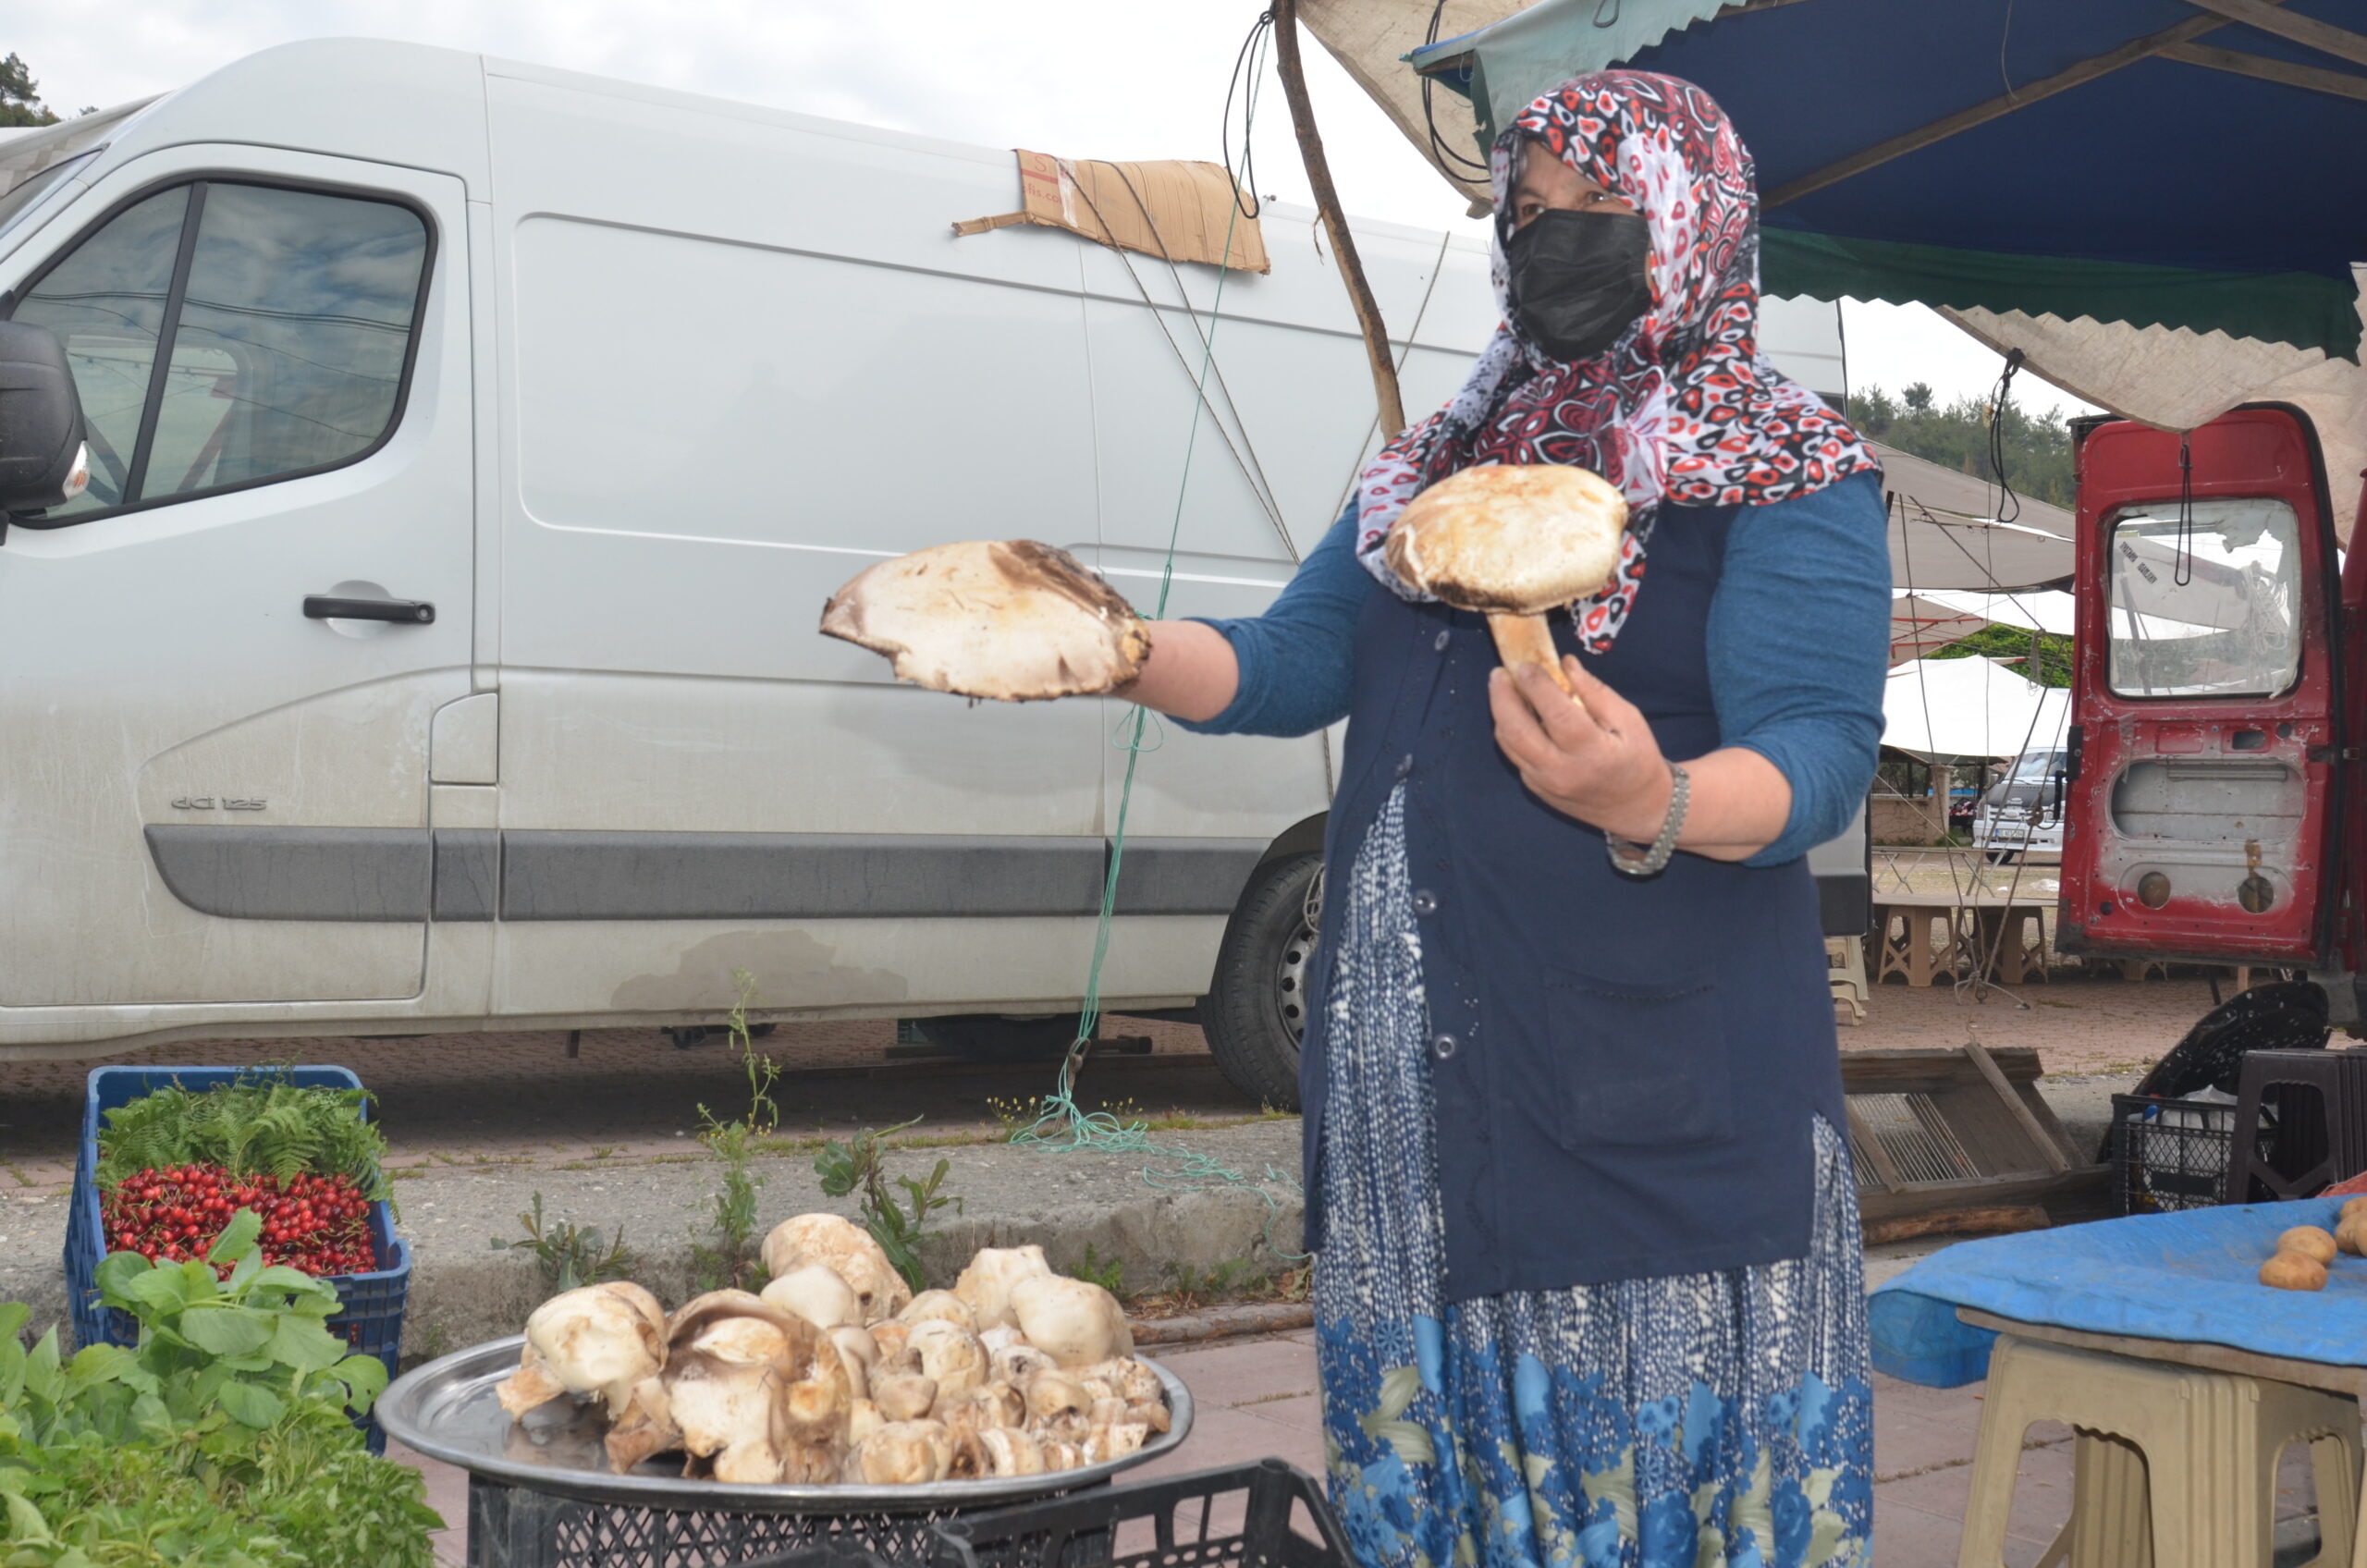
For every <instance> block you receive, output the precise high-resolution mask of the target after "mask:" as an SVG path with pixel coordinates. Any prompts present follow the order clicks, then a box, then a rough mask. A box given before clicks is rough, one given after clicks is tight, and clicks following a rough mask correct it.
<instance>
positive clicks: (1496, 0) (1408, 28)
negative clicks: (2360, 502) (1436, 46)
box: [1298, 0, 1528, 214]
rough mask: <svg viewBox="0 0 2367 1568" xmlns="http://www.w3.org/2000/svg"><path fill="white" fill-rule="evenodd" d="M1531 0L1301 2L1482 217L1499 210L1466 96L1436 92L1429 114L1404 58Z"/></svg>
mask: <svg viewBox="0 0 2367 1568" xmlns="http://www.w3.org/2000/svg"><path fill="white" fill-rule="evenodd" d="M1527 3H1528V0H1445V3H1444V5H1441V4H1440V0H1299V7H1298V14H1299V18H1300V19H1301V20H1302V21H1304V22H1306V30H1307V31H1309V32H1311V33H1313V34H1315V36H1316V39H1317V41H1318V43H1321V44H1322V45H1323V47H1324V48H1325V49H1327V50H1329V51H1331V57H1332V58H1333V59H1335V60H1337V61H1339V62H1340V64H1341V66H1342V67H1344V68H1345V69H1346V71H1347V73H1348V74H1349V75H1350V76H1351V77H1354V78H1355V82H1356V85H1357V86H1358V87H1361V88H1363V89H1364V90H1365V92H1367V93H1369V94H1370V95H1371V97H1372V101H1373V102H1374V103H1376V104H1380V106H1381V109H1382V110H1383V112H1385V113H1386V114H1387V115H1388V116H1389V117H1390V118H1391V119H1392V120H1394V121H1396V122H1397V129H1400V130H1402V131H1404V133H1405V139H1406V140H1407V141H1411V142H1412V143H1413V144H1414V147H1415V150H1416V151H1417V152H1419V153H1421V154H1422V156H1423V157H1425V158H1428V159H1429V162H1430V166H1431V167H1432V168H1434V169H1436V170H1438V171H1439V173H1440V174H1441V175H1443V176H1445V177H1446V180H1447V183H1449V184H1450V185H1453V187H1454V188H1455V189H1456V190H1460V191H1462V192H1463V193H1464V194H1465V195H1466V196H1468V197H1470V198H1471V200H1472V202H1473V203H1474V213H1475V214H1477V213H1479V212H1484V211H1486V210H1487V208H1488V206H1489V205H1490V204H1492V202H1493V193H1492V192H1491V191H1490V190H1489V189H1488V171H1487V170H1486V169H1485V168H1484V167H1475V166H1474V165H1478V164H1479V163H1480V162H1481V154H1480V152H1479V143H1478V134H1479V132H1478V121H1477V120H1476V119H1475V118H1474V117H1473V116H1472V113H1471V104H1470V103H1469V102H1468V101H1467V100H1466V99H1465V97H1464V96H1463V94H1462V93H1460V92H1453V91H1451V90H1449V89H1447V88H1444V87H1438V86H1433V87H1432V88H1431V90H1430V109H1429V116H1425V115H1424V114H1423V112H1422V79H1421V78H1420V77H1418V76H1416V75H1415V74H1414V70H1413V67H1410V66H1408V65H1406V64H1405V56H1406V55H1408V54H1409V53H1411V52H1412V51H1413V50H1414V49H1416V48H1417V47H1419V46H1420V45H1421V44H1422V43H1426V42H1428V41H1429V40H1430V39H1432V38H1455V37H1459V36H1461V35H1462V34H1464V33H1466V32H1476V31H1478V30H1479V29H1481V28H1483V27H1488V26H1490V25H1491V24H1493V23H1496V22H1500V21H1502V20H1503V19H1504V18H1506V17H1509V16H1511V15H1512V14H1513V13H1514V12H1515V11H1517V10H1519V9H1520V8H1521V7H1522V6H1525V5H1527ZM1432 124H1435V125H1436V126H1437V128H1438V141H1439V143H1440V144H1441V145H1442V146H1444V147H1445V148H1446V149H1447V153H1448V156H1447V157H1446V158H1444V159H1441V156H1440V154H1439V153H1438V152H1437V150H1436V149H1435V148H1433V147H1432V145H1431V141H1430V128H1431V126H1432Z"/></svg>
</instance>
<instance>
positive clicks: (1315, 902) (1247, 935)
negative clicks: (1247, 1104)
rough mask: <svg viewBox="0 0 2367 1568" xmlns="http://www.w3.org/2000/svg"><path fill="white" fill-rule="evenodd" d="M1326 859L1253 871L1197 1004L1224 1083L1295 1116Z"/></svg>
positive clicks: (1284, 861) (1288, 860)
mask: <svg viewBox="0 0 2367 1568" xmlns="http://www.w3.org/2000/svg"><path fill="white" fill-rule="evenodd" d="M1322 877H1323V857H1322V856H1321V855H1317V854H1299V855H1284V856H1282V857H1280V858H1279V859H1275V860H1271V861H1269V862H1267V863H1266V864H1264V865H1262V866H1260V867H1258V869H1257V874H1256V875H1255V876H1252V877H1251V878H1250V879H1249V886H1248V887H1247V888H1245V889H1243V891H1242V895H1241V902H1240V903H1239V904H1237V905H1236V906H1234V908H1233V918H1232V920H1230V921H1229V922H1227V923H1226V925H1225V928H1224V943H1223V945H1222V946H1221V947H1220V948H1218V949H1217V972H1216V976H1215V982H1214V984H1213V985H1212V986H1210V987H1209V989H1208V999H1207V1000H1205V1001H1203V1002H1202V1003H1201V1004H1200V1023H1201V1028H1202V1029H1203V1030H1204V1031H1205V1032H1206V1033H1207V1035H1208V1051H1209V1053H1210V1054H1211V1055H1213V1056H1214V1057H1215V1058H1216V1059H1217V1071H1218V1072H1221V1073H1223V1074H1224V1076H1225V1081H1226V1082H1227V1083H1229V1084H1232V1085H1233V1087H1234V1088H1236V1089H1239V1090H1240V1091H1241V1092H1242V1093H1243V1094H1245V1095H1247V1096H1249V1097H1250V1098H1251V1099H1253V1100H1256V1101H1257V1103H1258V1104H1259V1105H1267V1106H1272V1107H1273V1108H1274V1109H1277V1110H1296V1109H1299V1101H1298V1052H1299V1042H1300V1041H1301V1040H1303V1039H1305V1038H1306V1008H1307V980H1308V978H1309V976H1310V974H1312V973H1313V971H1314V968H1315V947H1316V936H1317V933H1318V930H1319V928H1320V923H1321V918H1322V910H1323V889H1322Z"/></svg>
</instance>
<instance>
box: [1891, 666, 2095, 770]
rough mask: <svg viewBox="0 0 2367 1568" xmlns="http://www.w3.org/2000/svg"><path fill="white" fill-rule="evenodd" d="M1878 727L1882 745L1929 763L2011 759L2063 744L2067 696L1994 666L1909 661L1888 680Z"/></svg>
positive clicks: (2068, 705)
mask: <svg viewBox="0 0 2367 1568" xmlns="http://www.w3.org/2000/svg"><path fill="white" fill-rule="evenodd" d="M2070 721H2071V692H2070V691H2069V689H2068V688H2067V687H2061V686H2039V685H2035V684H2033V683H2032V682H2030V681H2029V680H2024V679H2022V677H2021V676H2020V675H2018V674H2017V673H2016V672H2015V671H2014V670H2012V669H2011V668H2007V667H2006V666H2005V665H2003V664H2000V663H1998V662H1997V661H1996V660H1994V659H1985V658H1977V657H1976V658H1959V659H1912V660H1909V661H1908V662H1907V663H1906V664H1903V665H1900V666H1899V667H1898V668H1895V669H1893V670H1892V671H1891V672H1890V681H1889V683H1888V685H1887V686H1885V687H1884V688H1883V745H1885V746H1889V747H1893V748H1895V750H1898V751H1902V752H1907V753H1911V754H1913V755H1915V756H1918V757H1921V758H1923V759H1924V760H1926V761H1931V760H1932V759H1934V758H1946V757H2013V756H2019V755H2020V754H2021V753H2024V752H2027V751H2034V750H2040V749H2043V748H2047V747H2053V746H2060V745H2061V744H2062V743H2063V737H2064V734H2065V732H2066V730H2067V728H2068V727H2069V724H2070Z"/></svg>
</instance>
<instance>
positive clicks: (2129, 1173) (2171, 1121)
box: [2112, 1095, 2276, 1214]
mask: <svg viewBox="0 0 2367 1568" xmlns="http://www.w3.org/2000/svg"><path fill="white" fill-rule="evenodd" d="M2235 1131H2236V1107H2235V1102H2234V1101H2232V1100H2231V1101H2228V1102H2227V1103H2226V1104H2224V1105H2223V1104H2220V1103H2218V1102H2217V1101H2214V1100H2185V1099H2165V1098H2161V1097H2159V1096H2152V1095H2115V1096H2113V1097H2112V1180H2113V1195H2114V1199H2115V1202H2116V1204H2117V1206H2118V1208H2119V1212H2121V1213H2122V1214H2167V1213H2171V1212H2173V1211H2176V1210H2178V1209H2186V1208H2215V1207H2218V1206H2219V1205H2221V1204H2223V1203H2226V1201H2227V1163H2228V1162H2227V1156H2228V1152H2229V1148H2230V1146H2231V1145H2232V1144H2233V1143H2234V1141H2235ZM2259 1137H2260V1152H2261V1155H2262V1157H2263V1158H2271V1157H2272V1156H2273V1155H2274V1152H2275V1137H2276V1128H2275V1123H2274V1121H2271V1119H2270V1117H2269V1115H2268V1113H2267V1111H2266V1109H2263V1113H2262V1116H2261V1127H2260V1134H2259Z"/></svg>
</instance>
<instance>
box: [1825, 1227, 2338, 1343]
mask: <svg viewBox="0 0 2367 1568" xmlns="http://www.w3.org/2000/svg"><path fill="white" fill-rule="evenodd" d="M2343 1201H2344V1200H2342V1199H2340V1198H2304V1199H2302V1200H2300V1201H2299V1202H2296V1203H2275V1204H2247V1205H2240V1206H2231V1207H2222V1208H2198V1209H2189V1210H2186V1211H2184V1212H2181V1213H2177V1214H2147V1215H2139V1216H2135V1217H2132V1218H2130V1219H2104V1220H2098V1221H2096V1222H2095V1223H2093V1224H2089V1225H2068V1226H2065V1227H2063V1228H2061V1229H2059V1230H2054V1231H2029V1232H2026V1233H2024V1234H2021V1235H2014V1236H1995V1237H1991V1238H1989V1239H1987V1240H1984V1241H1978V1242H1965V1243H1959V1244H1957V1245H1956V1246H1952V1247H1949V1248H1947V1249H1946V1250H1944V1251H1943V1252H1940V1253H1937V1254H1934V1255H1933V1256H1930V1257H1927V1258H1925V1259H1923V1260H1922V1261H1921V1262H1919V1263H1918V1264H1916V1265H1915V1266H1914V1267H1913V1268H1910V1269H1908V1270H1907V1272H1906V1273H1904V1274H1901V1275H1900V1276H1899V1277H1898V1278H1896V1279H1895V1280H1891V1281H1889V1282H1888V1283H1887V1284H1885V1285H1883V1287H1882V1288H1881V1289H1879V1290H1877V1291H1876V1292H1874V1294H1873V1297H1872V1299H1871V1301H1870V1303H1869V1304H1868V1316H1869V1318H1870V1327H1871V1329H1872V1334H1873V1345H1874V1366H1875V1368H1876V1370H1878V1371H1882V1372H1885V1373H1888V1374H1889V1375H1890V1376H1892V1377H1894V1378H1902V1379H1904V1380H1905V1381H1907V1382H1910V1383H1920V1384H1922V1385H1924V1386H1925V1387H1927V1388H1935V1389H1951V1388H1956V1387H1957V1386H1958V1385H1960V1384H1964V1383H1970V1382H1977V1381H1979V1380H1980V1379H1981V1378H1982V1377H1984V1376H1986V1375H1987V1373H1988V1370H1989V1347H1990V1346H1991V1345H1992V1344H1993V1343H1994V1342H1995V1341H1996V1337H1997V1336H1996V1334H1995V1332H1994V1331H1993V1330H1991V1329H1983V1328H1979V1327H1976V1326H1974V1325H1972V1324H1968V1323H1966V1322H1963V1321H1962V1320H1960V1319H1959V1318H1958V1317H1957V1316H1956V1309H1957V1308H1958V1307H1971V1308H1973V1309H1975V1310H1977V1311H1981V1312H1984V1313H1988V1314H1991V1315H1993V1316H1994V1317H2006V1318H2012V1319H2014V1320H2016V1321H2017V1322H2022V1323H2030V1324H2037V1325H2045V1326H2050V1327H2054V1328H2057V1329H2076V1330H2079V1331H2081V1332H2085V1333H2095V1334H2116V1335H2126V1336H2130V1337H2134V1338H2139V1339H2148V1340H2165V1341H2177V1342H2185V1343H2196V1344H2218V1345H2226V1346H2228V1347H2230V1348H2232V1349H2235V1350H2238V1351H2246V1352H2250V1353H2251V1354H2256V1355H2264V1356H2274V1357H2278V1358H2281V1359H2285V1360H2289V1361H2301V1362H2316V1363H2321V1364H2324V1365H2327V1366H2359V1367H2367V1258H2359V1257H2352V1256H2349V1254H2344V1255H2342V1256H2339V1257H2337V1258H2336V1260H2335V1264H2334V1267H2333V1268H2331V1269H2330V1270H2328V1274H2329V1278H2328V1280H2327V1281H2326V1288H2325V1289H2324V1290H2323V1291H2314V1292H2312V1291H2278V1290H2272V1289H2270V1288H2269V1287H2267V1286H2265V1285H2263V1284H2262V1283H2260V1281H2259V1279H2258V1275H2259V1273H2260V1266H2261V1264H2262V1263H2263V1262H2264V1261H2266V1260H2267V1258H2268V1256H2269V1255H2270V1254H2271V1253H2272V1252H2274V1251H2275V1245H2276V1237H2277V1234H2278V1232H2280V1231H2285V1230H2287V1229H2288V1228H2289V1227H2292V1226H2295V1225H2321V1226H2324V1228H2326V1229H2327V1230H2329V1231H2331V1230H2332V1229H2334V1224H2335V1219H2336V1216H2337V1215H2338V1214H2339V1213H2340V1211H2341V1208H2342V1204H2343Z"/></svg>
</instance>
